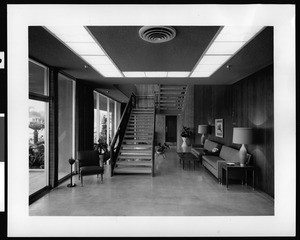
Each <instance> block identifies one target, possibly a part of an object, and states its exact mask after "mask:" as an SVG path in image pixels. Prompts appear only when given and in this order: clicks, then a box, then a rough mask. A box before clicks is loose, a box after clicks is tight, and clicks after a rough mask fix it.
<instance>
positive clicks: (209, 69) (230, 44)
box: [190, 26, 262, 77]
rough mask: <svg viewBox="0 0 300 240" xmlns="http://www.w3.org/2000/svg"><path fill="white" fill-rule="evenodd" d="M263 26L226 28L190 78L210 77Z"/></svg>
mask: <svg viewBox="0 0 300 240" xmlns="http://www.w3.org/2000/svg"><path fill="white" fill-rule="evenodd" d="M261 29H262V27H261V26H251V27H247V26H233V27H232V26H225V27H223V28H222V30H221V31H220V32H219V33H218V36H217V37H216V38H215V39H214V41H213V42H212V43H211V45H210V46H209V48H208V49H207V51H206V53H205V54H204V55H203V56H201V57H202V58H201V59H200V61H199V62H198V63H197V64H196V66H195V67H194V69H193V72H192V74H191V75H190V77H210V76H211V75H212V74H213V73H214V72H216V71H217V70H218V69H219V68H220V67H221V66H223V64H224V63H225V62H227V61H228V60H229V59H230V58H231V57H232V56H233V55H234V54H236V53H237V52H238V51H239V50H240V49H241V48H242V47H243V46H244V45H246V44H247V43H248V42H249V40H251V39H252V38H253V37H254V36H255V35H256V34H257V33H258V32H259V31H261Z"/></svg>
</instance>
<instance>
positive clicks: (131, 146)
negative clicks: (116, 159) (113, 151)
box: [121, 144, 152, 150]
mask: <svg viewBox="0 0 300 240" xmlns="http://www.w3.org/2000/svg"><path fill="white" fill-rule="evenodd" d="M149 148H152V145H151V144H122V145H121V149H143V150H145V149H149Z"/></svg>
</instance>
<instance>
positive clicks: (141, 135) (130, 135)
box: [124, 133, 153, 138]
mask: <svg viewBox="0 0 300 240" xmlns="http://www.w3.org/2000/svg"><path fill="white" fill-rule="evenodd" d="M152 135H153V133H152V134H138V135H134V134H129V135H128V134H126V135H125V136H124V137H125V138H136V137H137V138H143V137H146V138H149V137H152Z"/></svg>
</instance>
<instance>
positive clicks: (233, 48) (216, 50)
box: [206, 42, 245, 54]
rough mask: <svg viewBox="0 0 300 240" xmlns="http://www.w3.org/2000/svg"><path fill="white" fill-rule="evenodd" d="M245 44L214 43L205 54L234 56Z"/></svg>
mask: <svg viewBox="0 0 300 240" xmlns="http://www.w3.org/2000/svg"><path fill="white" fill-rule="evenodd" d="M244 44H245V42H214V43H213V44H212V45H211V46H210V48H209V49H208V51H207V52H206V54H234V53H236V52H237V50H239V49H240V48H241V47H242V46H243V45H244Z"/></svg>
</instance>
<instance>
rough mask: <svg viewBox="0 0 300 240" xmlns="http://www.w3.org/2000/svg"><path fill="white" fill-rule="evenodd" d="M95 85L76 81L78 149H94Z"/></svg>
mask: <svg viewBox="0 0 300 240" xmlns="http://www.w3.org/2000/svg"><path fill="white" fill-rule="evenodd" d="M93 90H94V87H93V86H89V85H86V84H84V83H81V82H80V81H77V82H76V135H75V136H76V149H77V151H81V150H92V149H93V139H94V94H93Z"/></svg>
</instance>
